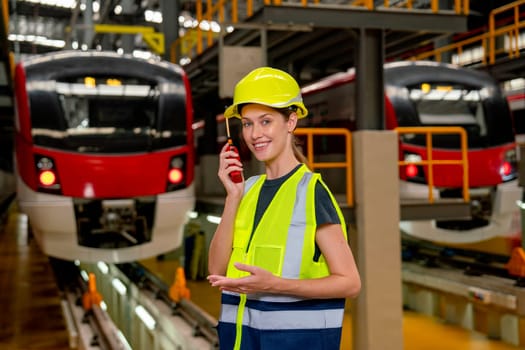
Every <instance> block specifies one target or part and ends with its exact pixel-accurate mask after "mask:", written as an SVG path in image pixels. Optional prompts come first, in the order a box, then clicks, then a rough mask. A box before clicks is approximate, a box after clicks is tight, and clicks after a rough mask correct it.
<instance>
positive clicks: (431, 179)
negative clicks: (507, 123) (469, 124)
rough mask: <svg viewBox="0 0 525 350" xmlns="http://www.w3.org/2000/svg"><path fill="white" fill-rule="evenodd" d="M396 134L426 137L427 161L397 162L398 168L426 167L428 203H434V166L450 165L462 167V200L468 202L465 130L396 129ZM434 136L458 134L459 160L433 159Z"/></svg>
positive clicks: (435, 128)
mask: <svg viewBox="0 0 525 350" xmlns="http://www.w3.org/2000/svg"><path fill="white" fill-rule="evenodd" d="M394 130H395V131H396V132H397V133H398V134H425V135H426V148H427V159H426V160H421V161H404V160H400V161H399V166H400V167H401V166H404V165H410V164H415V165H426V166H427V169H428V171H427V183H428V200H429V202H430V203H434V195H433V189H434V173H433V166H434V165H450V164H457V165H461V166H462V167H463V191H462V193H463V200H464V201H465V202H468V201H470V192H469V180H468V173H469V170H468V144H467V132H466V131H465V129H463V128H462V127H459V126H450V127H449V126H443V127H438V126H428V127H424V126H422V127H397V128H395V129H394ZM434 134H459V136H460V138H461V159H460V160H457V159H433V157H432V136H433V135H434Z"/></svg>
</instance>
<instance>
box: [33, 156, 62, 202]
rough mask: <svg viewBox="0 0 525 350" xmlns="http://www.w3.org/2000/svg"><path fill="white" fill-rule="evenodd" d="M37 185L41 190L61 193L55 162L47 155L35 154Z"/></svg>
mask: <svg viewBox="0 0 525 350" xmlns="http://www.w3.org/2000/svg"><path fill="white" fill-rule="evenodd" d="M35 166H36V175H37V182H38V183H37V187H38V189H37V190H38V191H39V192H47V193H54V194H59V193H61V186H60V182H59V179H58V173H57V169H56V167H55V162H54V161H53V159H52V158H50V157H47V156H41V155H35Z"/></svg>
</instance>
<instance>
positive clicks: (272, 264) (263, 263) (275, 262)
mask: <svg viewBox="0 0 525 350" xmlns="http://www.w3.org/2000/svg"><path fill="white" fill-rule="evenodd" d="M282 254H283V247H281V246H273V245H257V246H255V247H254V249H253V264H254V265H255V266H258V267H260V268H263V269H265V270H268V271H270V272H271V273H273V274H274V275H276V276H280V275H281V270H282V261H283V256H282Z"/></svg>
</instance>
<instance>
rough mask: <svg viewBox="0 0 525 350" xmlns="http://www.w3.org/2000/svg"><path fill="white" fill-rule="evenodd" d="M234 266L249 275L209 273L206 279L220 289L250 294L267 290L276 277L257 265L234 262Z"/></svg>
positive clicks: (270, 287)
mask: <svg viewBox="0 0 525 350" xmlns="http://www.w3.org/2000/svg"><path fill="white" fill-rule="evenodd" d="M235 267H236V268H237V269H238V270H240V271H246V272H248V273H249V274H250V275H249V276H246V277H241V278H230V277H225V276H220V275H210V276H208V281H209V282H210V283H211V285H212V286H213V287H219V289H220V290H225V291H229V292H235V293H244V294H252V293H259V292H269V291H270V290H271V289H272V286H273V284H274V283H275V281H276V279H278V277H276V276H274V275H273V274H272V273H271V272H270V271H267V270H265V269H262V268H260V267H257V266H253V265H246V264H241V263H235Z"/></svg>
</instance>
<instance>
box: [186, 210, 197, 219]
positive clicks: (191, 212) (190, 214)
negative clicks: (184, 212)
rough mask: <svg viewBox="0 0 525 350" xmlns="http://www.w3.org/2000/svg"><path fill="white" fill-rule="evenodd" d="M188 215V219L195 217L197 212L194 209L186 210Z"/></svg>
mask: <svg viewBox="0 0 525 350" xmlns="http://www.w3.org/2000/svg"><path fill="white" fill-rule="evenodd" d="M188 217H189V218H190V219H196V218H198V217H199V213H197V212H196V211H189V212H188Z"/></svg>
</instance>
